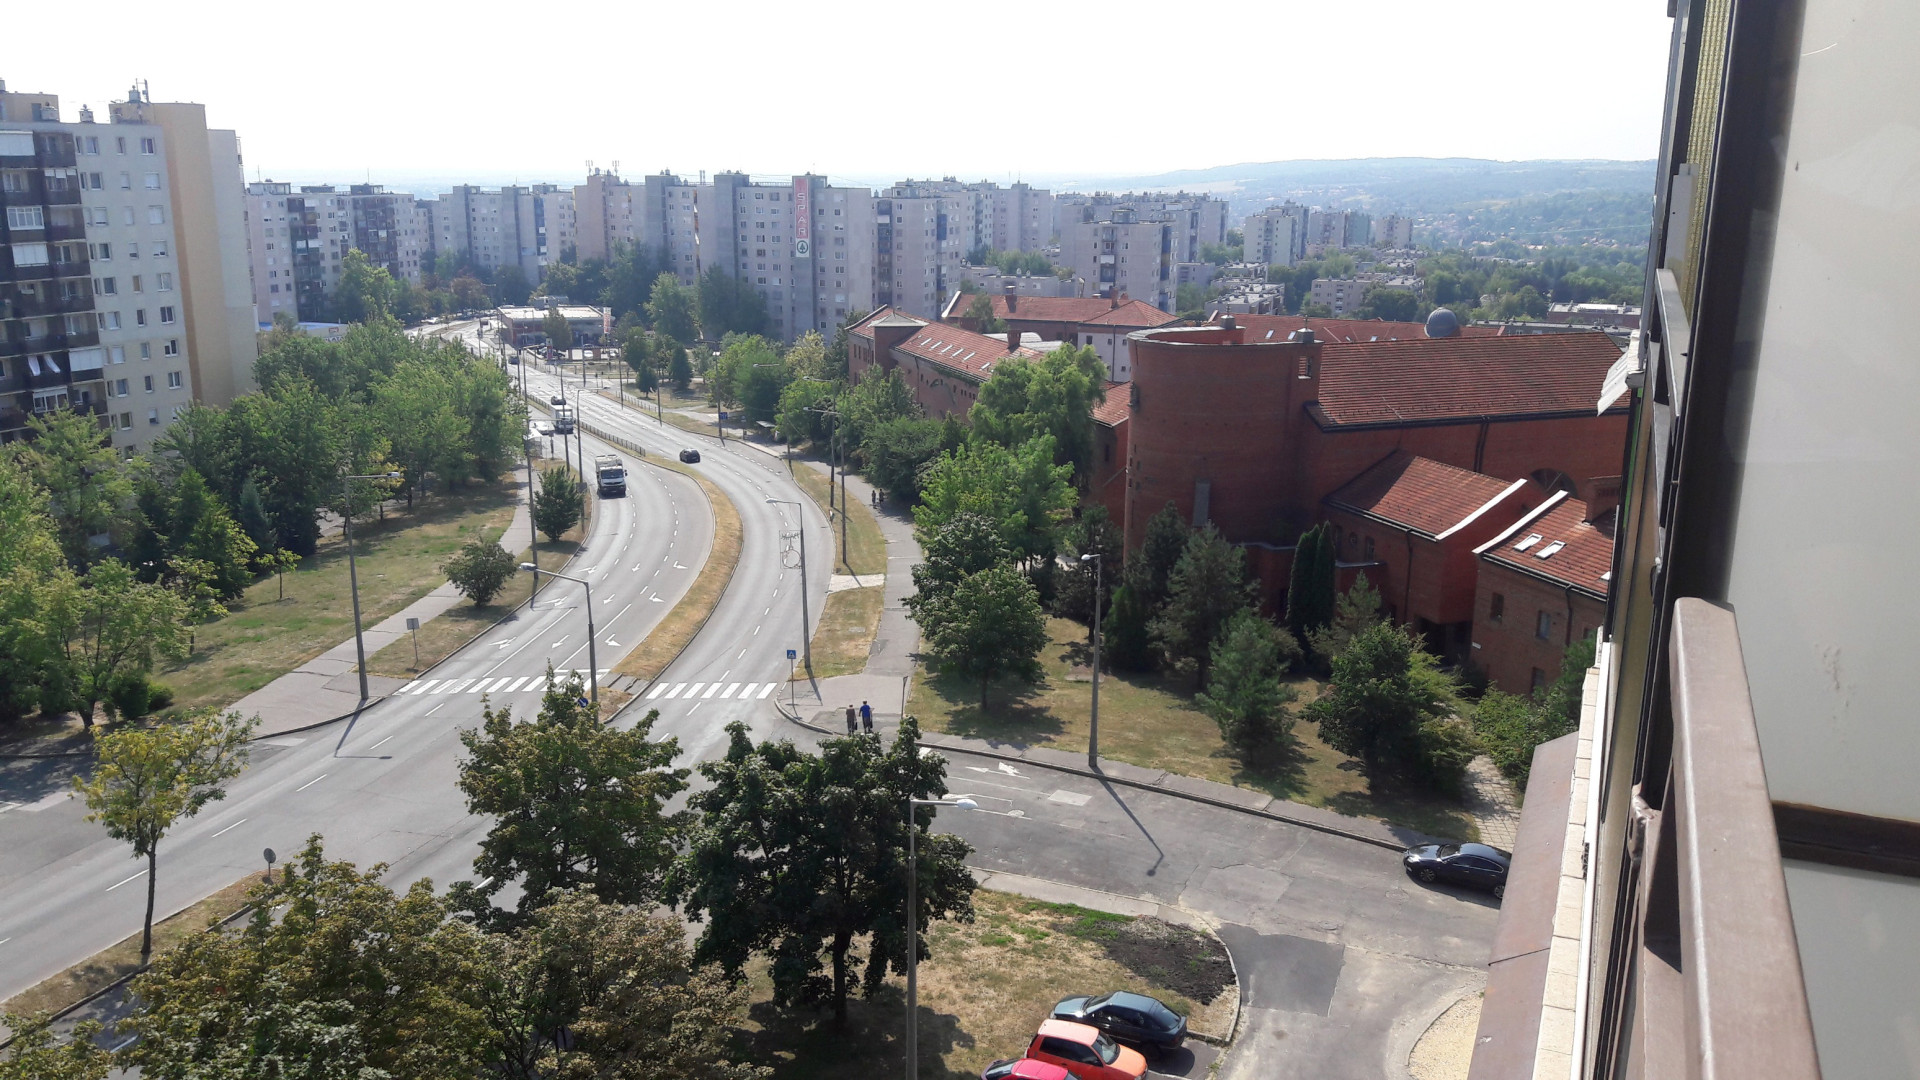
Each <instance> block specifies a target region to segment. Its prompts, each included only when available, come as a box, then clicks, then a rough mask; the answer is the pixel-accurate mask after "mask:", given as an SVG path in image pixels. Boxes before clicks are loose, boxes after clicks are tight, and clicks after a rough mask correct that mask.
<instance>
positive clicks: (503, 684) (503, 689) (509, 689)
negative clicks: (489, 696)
mask: <svg viewBox="0 0 1920 1080" xmlns="http://www.w3.org/2000/svg"><path fill="white" fill-rule="evenodd" d="M529 678H532V676H530V675H522V676H520V677H519V678H517V679H515V680H513V681H512V682H508V681H507V680H505V679H502V680H500V685H499V686H497V687H495V688H494V691H495V692H496V693H501V694H511V693H514V692H515V691H517V690H519V689H520V684H521V683H523V682H526V681H527V680H528V679H529Z"/></svg>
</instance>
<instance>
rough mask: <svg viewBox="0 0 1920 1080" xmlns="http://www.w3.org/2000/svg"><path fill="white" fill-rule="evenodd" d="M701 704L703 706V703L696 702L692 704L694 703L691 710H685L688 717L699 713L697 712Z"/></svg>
mask: <svg viewBox="0 0 1920 1080" xmlns="http://www.w3.org/2000/svg"><path fill="white" fill-rule="evenodd" d="M702 704H703V702H698V701H696V702H694V703H693V708H691V709H688V710H687V715H688V716H692V715H693V714H694V713H696V712H699V711H700V706H701V705H702Z"/></svg>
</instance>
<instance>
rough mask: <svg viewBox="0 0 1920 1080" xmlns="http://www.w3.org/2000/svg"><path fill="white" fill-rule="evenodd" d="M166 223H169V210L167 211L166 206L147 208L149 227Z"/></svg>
mask: <svg viewBox="0 0 1920 1080" xmlns="http://www.w3.org/2000/svg"><path fill="white" fill-rule="evenodd" d="M166 223H167V209H166V207H164V206H149V207H147V224H149V225H165V224H166Z"/></svg>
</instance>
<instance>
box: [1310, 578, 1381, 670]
mask: <svg viewBox="0 0 1920 1080" xmlns="http://www.w3.org/2000/svg"><path fill="white" fill-rule="evenodd" d="M1380 609H1381V605H1380V590H1378V589H1376V588H1374V587H1373V584H1372V583H1371V582H1369V581H1368V580H1367V572H1366V571H1365V570H1362V571H1360V572H1359V573H1358V574H1356V575H1354V578H1353V584H1352V585H1350V586H1348V587H1347V591H1346V592H1344V593H1341V594H1340V599H1339V600H1337V601H1335V602H1334V605H1333V621H1332V622H1329V623H1328V624H1327V625H1326V627H1325V628H1324V629H1321V630H1316V631H1314V632H1313V634H1312V641H1311V644H1312V646H1313V651H1314V652H1316V653H1319V654H1320V655H1321V656H1322V657H1326V658H1328V659H1331V658H1333V657H1335V656H1338V655H1340V654H1341V653H1342V652H1345V651H1346V648H1347V643H1348V642H1350V641H1352V640H1353V637H1354V635H1355V634H1358V633H1359V632H1360V631H1362V630H1364V629H1366V628H1367V627H1369V626H1372V625H1373V624H1374V623H1377V622H1379V621H1380V620H1381V619H1383V618H1385V616H1383V615H1381V614H1380Z"/></svg>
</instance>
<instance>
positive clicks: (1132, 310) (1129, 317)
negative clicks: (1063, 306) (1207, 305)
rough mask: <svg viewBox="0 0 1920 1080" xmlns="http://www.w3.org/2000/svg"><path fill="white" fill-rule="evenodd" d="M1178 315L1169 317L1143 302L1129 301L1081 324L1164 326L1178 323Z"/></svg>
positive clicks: (1128, 326) (1130, 326)
mask: <svg viewBox="0 0 1920 1080" xmlns="http://www.w3.org/2000/svg"><path fill="white" fill-rule="evenodd" d="M1179 321H1180V317H1179V316H1178V315H1169V314H1167V313H1166V312H1164V311H1161V310H1160V309H1159V308H1157V307H1154V306H1153V305H1152V304H1149V303H1147V302H1146V301H1145V300H1129V301H1127V302H1126V303H1124V304H1121V305H1120V306H1119V307H1117V308H1114V309H1113V310H1111V311H1106V312H1102V313H1101V314H1099V315H1097V316H1095V317H1094V318H1091V319H1088V320H1087V321H1086V322H1083V323H1081V324H1080V325H1082V326H1118V327H1126V328H1129V329H1131V328H1135V327H1154V326H1165V325H1167V324H1168V323H1171V322H1179Z"/></svg>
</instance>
